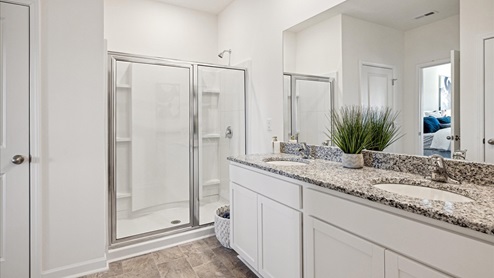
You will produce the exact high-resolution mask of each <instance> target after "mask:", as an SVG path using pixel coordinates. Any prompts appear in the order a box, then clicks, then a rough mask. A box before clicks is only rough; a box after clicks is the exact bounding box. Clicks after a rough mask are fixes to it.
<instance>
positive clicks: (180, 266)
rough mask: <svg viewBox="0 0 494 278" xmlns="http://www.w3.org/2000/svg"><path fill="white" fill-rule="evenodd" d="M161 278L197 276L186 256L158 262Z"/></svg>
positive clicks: (193, 277)
mask: <svg viewBox="0 0 494 278" xmlns="http://www.w3.org/2000/svg"><path fill="white" fill-rule="evenodd" d="M157 267H158V270H159V272H160V275H161V278H197V275H196V273H195V272H194V270H193V269H192V267H191V266H190V264H189V262H188V261H187V260H186V259H185V258H180V259H176V260H173V261H169V262H166V263H162V264H158V265H157Z"/></svg>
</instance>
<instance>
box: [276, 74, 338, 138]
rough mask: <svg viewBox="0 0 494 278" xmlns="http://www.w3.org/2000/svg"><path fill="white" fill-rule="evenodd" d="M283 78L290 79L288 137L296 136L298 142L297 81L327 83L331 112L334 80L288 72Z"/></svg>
mask: <svg viewBox="0 0 494 278" xmlns="http://www.w3.org/2000/svg"><path fill="white" fill-rule="evenodd" d="M283 76H289V77H290V96H289V105H290V110H289V111H290V134H288V135H289V136H296V137H297V138H296V139H297V140H298V132H297V117H298V108H297V98H296V95H297V86H296V84H297V81H315V82H327V83H329V101H330V102H331V107H330V110H333V109H334V78H331V77H325V76H318V75H308V74H299V73H290V72H285V73H283ZM294 96H295V97H294ZM328 112H329V111H328ZM332 129H333V127H332V123H331V130H332ZM288 139H289V138H288Z"/></svg>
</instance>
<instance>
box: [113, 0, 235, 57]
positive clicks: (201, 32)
mask: <svg viewBox="0 0 494 278" xmlns="http://www.w3.org/2000/svg"><path fill="white" fill-rule="evenodd" d="M104 6H105V38H106V39H107V40H108V49H109V50H111V51H119V52H127V53H132V54H141V55H148V56H157V57H165V58H171V59H179V60H187V61H198V62H207V63H216V62H218V57H217V55H218V53H219V51H218V35H217V34H218V25H217V16H216V15H213V14H209V13H205V12H200V11H195V10H191V9H186V8H181V7H177V6H173V5H168V4H165V3H163V2H159V1H154V0H105V1H104ZM225 58H228V56H226V57H225ZM226 61H227V63H228V60H226ZM223 63H224V61H223Z"/></svg>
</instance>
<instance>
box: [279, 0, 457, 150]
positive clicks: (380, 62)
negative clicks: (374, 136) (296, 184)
mask: <svg viewBox="0 0 494 278" xmlns="http://www.w3.org/2000/svg"><path fill="white" fill-rule="evenodd" d="M459 11H460V9H459V0H435V1H430V0H403V1H394V0H374V1H368V0H347V1H345V2H343V3H342V4H340V5H338V6H335V7H333V8H331V9H330V10H327V11H325V12H323V13H321V14H319V15H317V16H315V17H313V18H310V19H308V20H306V21H304V22H301V23H300V24H297V25H296V26H293V27H292V28H290V29H288V30H285V31H284V33H283V55H284V57H283V58H284V69H283V70H284V80H285V82H284V85H285V86H284V91H285V93H284V98H285V101H284V106H285V115H284V118H285V122H284V123H285V129H284V132H285V138H284V139H285V140H287V139H289V137H290V136H292V135H294V134H296V135H298V137H299V141H305V142H307V143H311V144H318V145H319V144H321V143H323V142H324V141H325V140H326V139H327V136H325V135H324V133H325V132H327V129H328V128H329V127H330V123H329V120H328V119H327V114H328V112H329V110H330V109H333V108H338V107H341V106H342V105H365V106H378V107H384V106H387V107H392V108H393V109H394V110H395V111H399V113H400V114H399V117H398V124H399V125H400V126H401V129H402V131H403V133H404V134H405V136H404V137H403V138H401V139H400V140H398V141H397V142H395V143H394V144H393V145H391V146H390V147H389V148H388V149H386V150H385V151H388V152H396V153H406V154H415V155H431V154H439V155H442V156H444V157H447V158H450V157H452V155H453V153H454V152H455V151H459V150H460V144H459V141H458V140H457V139H459V138H460V134H459V117H460V116H461V115H460V113H459V75H458V74H459V69H460V68H459V58H458V57H459V51H460V35H459V34H460V20H459V19H460V16H459ZM294 76H295V77H297V78H298V79H295V80H298V81H299V82H298V83H297V82H295V81H294ZM304 76H305V77H307V80H304V79H303V77H304ZM318 78H319V80H326V83H324V82H321V81H315V80H318ZM302 81H303V82H302ZM310 105H312V106H310Z"/></svg>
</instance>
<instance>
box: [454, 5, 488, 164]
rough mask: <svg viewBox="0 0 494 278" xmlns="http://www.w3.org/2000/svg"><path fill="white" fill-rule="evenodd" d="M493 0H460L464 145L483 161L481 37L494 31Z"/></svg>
mask: <svg viewBox="0 0 494 278" xmlns="http://www.w3.org/2000/svg"><path fill="white" fill-rule="evenodd" d="M493 14H494V1H492V0H468V1H460V22H461V25H460V40H461V41H460V46H461V53H460V63H461V73H460V75H461V76H460V83H461V84H460V109H461V120H460V121H461V123H460V124H461V141H460V142H461V148H462V149H467V150H468V152H467V159H468V160H474V161H483V144H482V138H483V134H482V132H481V130H482V125H483V117H484V115H483V113H482V109H481V107H482V105H481V104H482V101H483V92H482V88H481V84H482V82H483V77H482V68H481V67H480V65H482V59H483V58H482V48H481V46H482V42H481V39H480V37H481V36H482V35H485V34H490V35H492V34H494V16H492V15H493Z"/></svg>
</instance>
